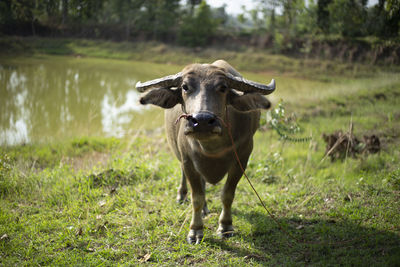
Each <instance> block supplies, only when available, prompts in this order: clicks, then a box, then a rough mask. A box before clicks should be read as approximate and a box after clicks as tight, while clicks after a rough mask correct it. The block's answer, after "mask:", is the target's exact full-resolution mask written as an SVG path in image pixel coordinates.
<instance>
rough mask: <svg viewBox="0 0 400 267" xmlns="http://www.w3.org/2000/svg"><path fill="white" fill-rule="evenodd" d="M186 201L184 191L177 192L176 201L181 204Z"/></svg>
mask: <svg viewBox="0 0 400 267" xmlns="http://www.w3.org/2000/svg"><path fill="white" fill-rule="evenodd" d="M187 201H188V199H187V197H186V193H185V194H180V193H178V195H177V196H176V202H178V203H179V204H183V203H185V202H187Z"/></svg>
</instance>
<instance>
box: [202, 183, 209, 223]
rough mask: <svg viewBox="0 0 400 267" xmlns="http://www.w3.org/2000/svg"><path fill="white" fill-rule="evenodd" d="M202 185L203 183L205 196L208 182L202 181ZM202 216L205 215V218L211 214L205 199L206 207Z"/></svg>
mask: <svg viewBox="0 0 400 267" xmlns="http://www.w3.org/2000/svg"><path fill="white" fill-rule="evenodd" d="M201 183H202V186H203V191H204V194H205V193H206V181H205V180H204V179H201ZM202 214H203V217H206V216H207V215H208V214H210V210H209V209H208V207H207V200H206V199H204V206H203V213H202Z"/></svg>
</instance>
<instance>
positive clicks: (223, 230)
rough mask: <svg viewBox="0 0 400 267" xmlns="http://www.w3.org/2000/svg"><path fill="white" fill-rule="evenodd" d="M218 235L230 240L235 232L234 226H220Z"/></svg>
mask: <svg viewBox="0 0 400 267" xmlns="http://www.w3.org/2000/svg"><path fill="white" fill-rule="evenodd" d="M217 235H218V236H219V237H221V238H230V237H232V236H233V235H234V230H233V226H232V225H222V224H220V225H219V227H218V230H217Z"/></svg>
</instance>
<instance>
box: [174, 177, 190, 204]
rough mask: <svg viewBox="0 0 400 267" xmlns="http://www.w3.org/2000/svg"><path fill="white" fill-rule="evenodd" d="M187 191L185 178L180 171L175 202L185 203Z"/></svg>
mask: <svg viewBox="0 0 400 267" xmlns="http://www.w3.org/2000/svg"><path fill="white" fill-rule="evenodd" d="M187 191H188V189H187V183H186V177H185V174H184V173H183V170H182V178H181V183H180V185H179V188H178V195H177V196H176V201H178V203H180V204H182V203H183V202H185V200H186V195H187Z"/></svg>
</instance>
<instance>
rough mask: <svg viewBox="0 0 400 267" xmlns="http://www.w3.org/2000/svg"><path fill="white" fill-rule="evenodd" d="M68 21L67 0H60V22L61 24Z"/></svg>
mask: <svg viewBox="0 0 400 267" xmlns="http://www.w3.org/2000/svg"><path fill="white" fill-rule="evenodd" d="M67 21H68V0H62V22H61V24H63V25H64V24H66V23H67Z"/></svg>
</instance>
